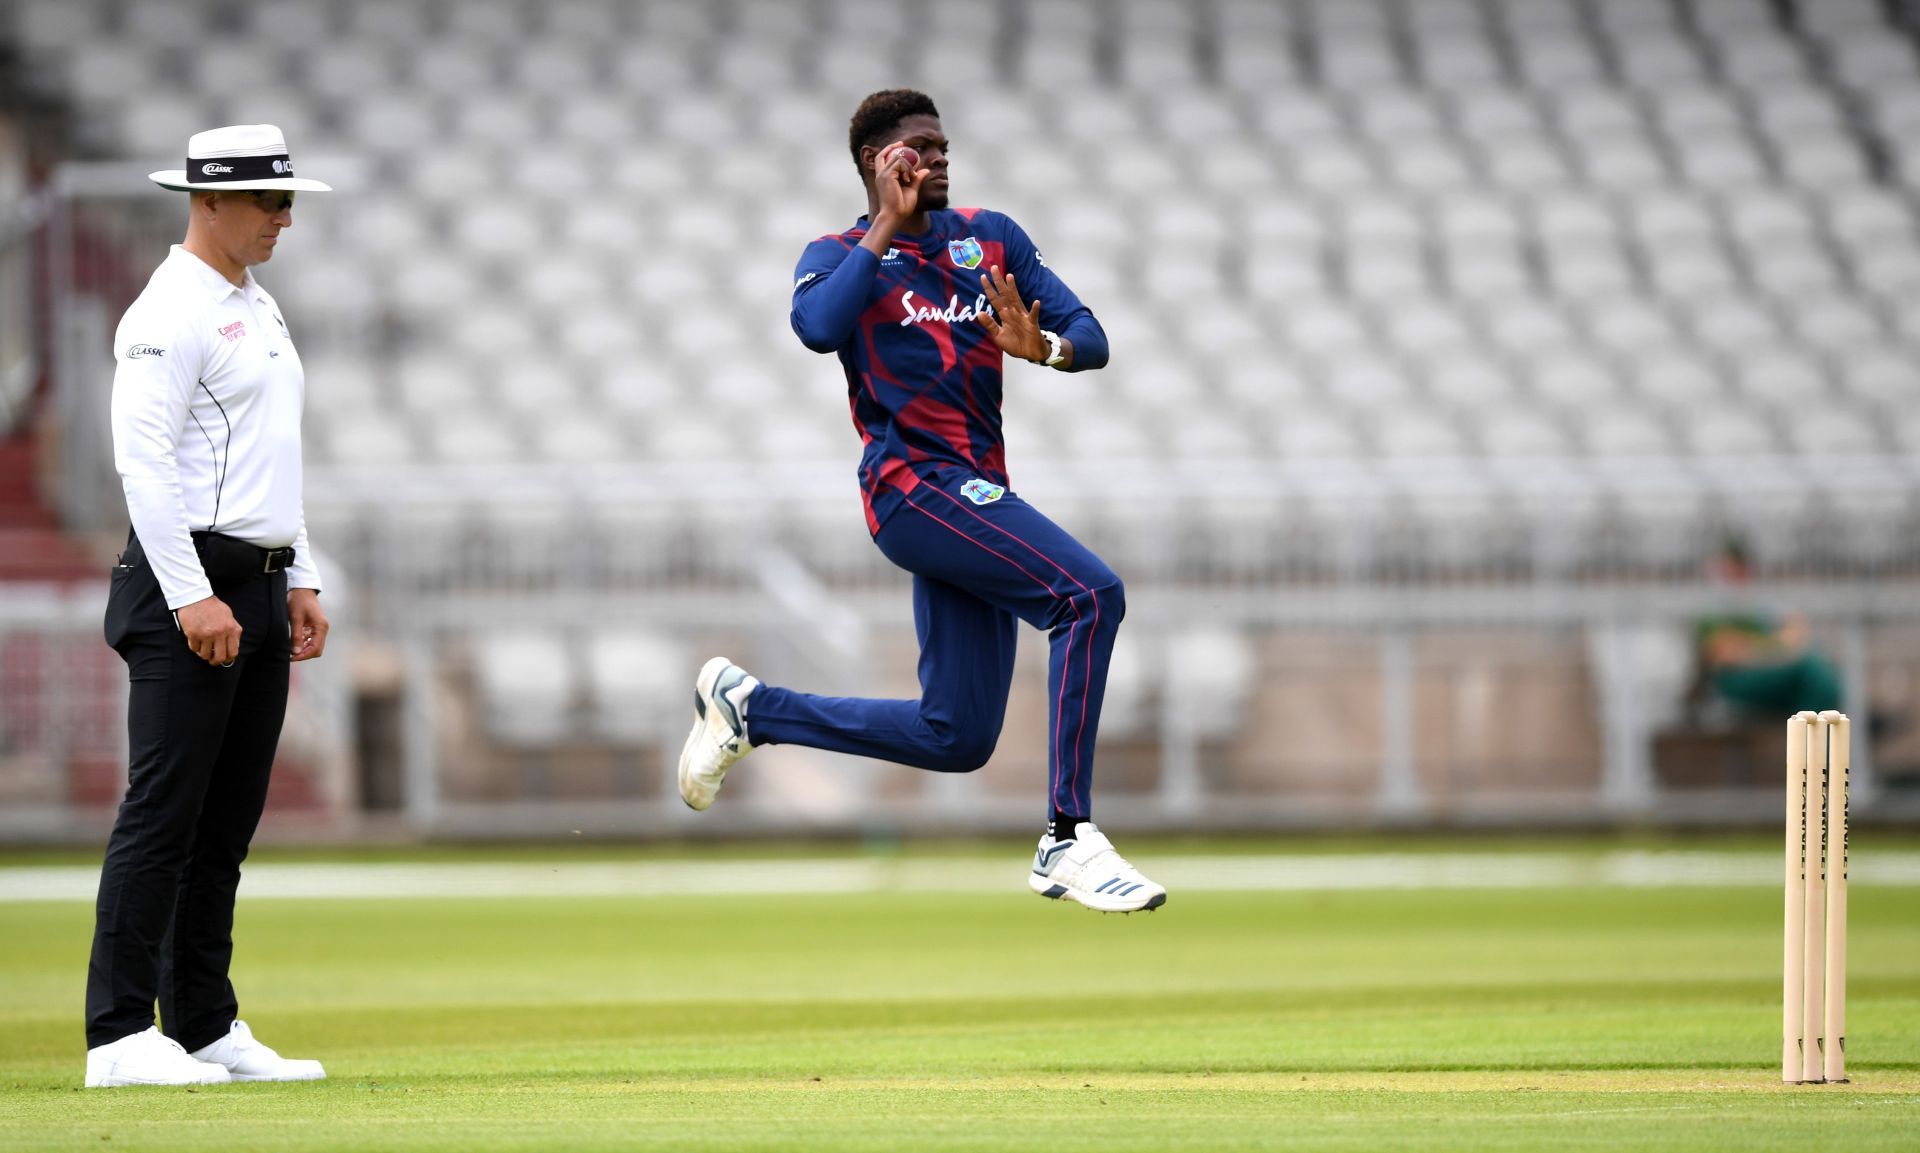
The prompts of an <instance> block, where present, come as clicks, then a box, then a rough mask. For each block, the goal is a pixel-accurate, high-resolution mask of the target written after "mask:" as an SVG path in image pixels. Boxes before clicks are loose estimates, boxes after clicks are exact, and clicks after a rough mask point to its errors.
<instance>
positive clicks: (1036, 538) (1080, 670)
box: [747, 208, 1126, 835]
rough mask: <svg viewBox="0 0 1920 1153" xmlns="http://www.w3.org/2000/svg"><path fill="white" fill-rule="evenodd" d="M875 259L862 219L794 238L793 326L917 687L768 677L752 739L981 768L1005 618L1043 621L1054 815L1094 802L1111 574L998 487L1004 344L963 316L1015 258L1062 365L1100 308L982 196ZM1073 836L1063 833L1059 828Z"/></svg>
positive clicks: (996, 711)
mask: <svg viewBox="0 0 1920 1153" xmlns="http://www.w3.org/2000/svg"><path fill="white" fill-rule="evenodd" d="M927 216H928V227H927V231H926V232H925V233H921V234H917V235H908V234H899V235H896V236H895V237H894V242H893V247H892V248H890V249H889V250H888V251H887V253H886V255H885V256H884V257H876V256H875V255H874V254H873V253H871V252H868V251H867V250H866V249H863V248H861V247H860V241H861V239H862V238H863V237H865V236H866V234H867V228H866V222H865V220H864V219H863V220H862V221H861V222H860V223H859V224H856V225H855V226H854V227H853V228H850V229H848V230H847V231H846V232H843V233H841V234H839V235H838V236H825V237H822V238H820V239H819V240H816V241H814V242H813V243H812V244H811V245H808V246H807V251H806V255H805V256H803V257H802V258H801V260H800V267H799V268H798V270H797V271H796V274H795V283H794V286H793V328H794V331H795V332H796V333H798V334H799V336H800V339H801V341H802V342H804V343H805V344H806V346H807V347H808V348H811V349H813V350H814V351H815V352H833V353H837V354H838V355H839V357H840V363H841V365H842V366H844V368H845V370H846V376H847V395H848V399H849V401H850V403H851V405H852V409H853V423H854V426H855V428H857V429H858V430H859V433H860V437H861V440H862V441H863V443H864V445H865V448H864V451H863V452H862V454H861V458H860V489H861V494H862V498H863V501H864V503H865V505H866V514H867V529H868V531H869V532H871V533H872V534H873V536H874V543H875V544H876V545H878V546H879V548H880V551H881V552H882V553H884V554H885V555H886V557H887V559H888V560H891V561H892V562H893V563H894V564H896V565H899V566H900V567H901V568H903V569H905V570H906V571H908V572H910V573H912V574H913V615H914V624H915V628H916V630H917V632H918V635H919V639H920V688H921V695H920V698H919V699H918V700H874V699H868V698H856V697H824V696H818V695H816V694H813V693H804V692H799V691H797V690H794V689H788V688H783V687H780V686H777V685H762V686H760V687H759V688H758V689H756V690H754V693H753V696H752V697H751V698H750V700H749V703H748V705H747V733H748V739H749V740H750V741H752V742H753V743H754V744H756V745H758V744H798V745H806V746H808V747H811V748H817V749H830V750H833V751H835V752H842V753H851V754H854V755H857V756H864V757H876V758H879V759H882V760H888V761H895V762H898V763H901V764H907V765H914V766H917V767H920V768H924V769H933V770H936V771H940V772H970V771H972V770H974V769H977V768H979V767H980V766H981V765H983V764H985V763H986V761H987V758H988V757H989V756H990V755H991V754H992V752H993V749H994V745H995V743H996V742H997V741H998V740H999V737H1000V726H1001V722H1002V721H1003V719H1004V717H1005V714H1006V707H1007V693H1008V690H1009V688H1010V687H1011V685H1012V683H1013V653H1014V639H1015V633H1016V631H1017V625H1018V622H1020V621H1023V620H1024V621H1026V622H1027V623H1029V624H1031V625H1033V626H1034V627H1035V628H1038V629H1042V630H1044V631H1045V632H1046V633H1047V635H1048V644H1049V646H1050V649H1051V659H1050V660H1049V662H1048V672H1047V694H1048V698H1049V699H1048V715H1049V717H1050V720H1051V725H1050V732H1049V743H1050V747H1049V749H1048V754H1047V763H1048V769H1049V774H1050V777H1051V787H1050V788H1049V789H1048V799H1049V803H1050V805H1051V810H1050V811H1052V812H1058V813H1061V814H1065V815H1067V816H1070V817H1085V816H1088V815H1090V813H1091V806H1092V795H1091V790H1092V782H1093V745H1094V736H1095V734H1096V732H1097V731H1098V729H1099V726H1100V706H1101V702H1102V700H1103V699H1104V697H1105V695H1106V686H1107V666H1108V662H1109V660H1110V658H1111V656H1112V653H1113V640H1114V634H1115V632H1116V630H1118V628H1119V627H1120V620H1121V618H1122V617H1124V616H1125V615H1126V599H1125V590H1124V589H1123V587H1122V586H1121V583H1120V578H1119V577H1117V576H1115V575H1114V573H1113V570H1112V569H1109V568H1108V567H1107V566H1106V564H1105V563H1103V562H1102V561H1101V560H1100V558H1099V557H1097V556H1095V555H1094V554H1093V553H1092V552H1091V551H1089V550H1088V549H1087V548H1086V547H1085V546H1084V545H1082V544H1080V542H1078V541H1076V540H1074V539H1073V537H1072V536H1071V535H1069V534H1068V533H1067V532H1066V531H1065V530H1064V529H1062V528H1060V526H1058V525H1056V524H1054V523H1053V522H1052V521H1050V520H1048V519H1047V518H1046V517H1045V516H1042V515H1041V514H1040V512H1039V511H1038V510H1036V509H1035V508H1033V506H1031V505H1029V504H1027V503H1026V502H1025V501H1024V500H1022V499H1020V497H1019V496H1018V494H1016V493H1014V492H1012V491H1011V490H1010V487H1009V485H1008V481H1007V465H1006V452H1005V447H1004V443H1003V441H1002V438H1001V434H1000V395H1001V393H1000V365H1001V353H1000V348H999V346H998V345H996V344H994V342H993V337H992V334H990V333H989V332H988V331H987V329H986V327H985V326H983V325H982V324H980V323H979V321H978V320H977V319H976V318H977V317H978V316H979V315H980V313H981V311H982V310H984V309H986V308H987V298H986V295H985V293H984V292H983V291H982V287H981V284H980V277H981V276H982V275H983V274H984V273H985V272H986V271H987V270H988V269H989V268H991V267H994V266H996V265H997V266H999V268H1000V269H1001V271H1002V272H1003V273H1011V274H1012V277H1013V282H1014V289H1015V291H1016V292H1018V293H1019V294H1020V296H1021V299H1022V300H1023V301H1027V302H1031V301H1033V300H1035V299H1037V300H1039V301H1040V318H1039V319H1040V323H1041V325H1042V327H1044V328H1048V329H1051V330H1052V331H1054V332H1057V333H1059V334H1060V335H1061V336H1062V337H1064V338H1065V339H1067V340H1069V341H1071V342H1072V343H1073V365H1072V367H1073V368H1074V369H1089V368H1099V367H1100V366H1101V365H1103V364H1105V363H1106V362H1107V338H1106V334H1105V333H1104V332H1103V331H1101V328H1100V322H1099V321H1097V320H1095V319H1094V317H1093V313H1092V312H1090V311H1088V309H1087V307H1086V306H1085V305H1084V304H1081V303H1080V300H1079V298H1078V297H1076V296H1074V294H1073V292H1072V291H1071V290H1070V289H1068V288H1067V286H1066V285H1065V284H1063V283H1061V281H1060V279H1059V277H1056V276H1055V275H1054V274H1053V273H1052V271H1051V270H1049V269H1048V268H1047V266H1046V263H1045V261H1043V260H1042V259H1041V257H1040V253H1039V252H1038V251H1036V250H1035V249H1034V247H1033V242H1032V241H1031V240H1029V239H1027V235H1026V233H1024V232H1022V231H1021V230H1020V226H1019V225H1017V224H1015V223H1014V222H1013V221H1012V220H1009V219H1008V218H1007V217H1005V216H1002V215H1000V214H999V213H997V212H986V211H983V210H981V209H977V208H959V209H951V210H940V211H936V212H930V213H928V214H927ZM1069 835H1070V834H1069Z"/></svg>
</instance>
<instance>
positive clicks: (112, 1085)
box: [87, 1077, 240, 1089]
mask: <svg viewBox="0 0 1920 1153" xmlns="http://www.w3.org/2000/svg"><path fill="white" fill-rule="evenodd" d="M238 1080H240V1078H238V1077H224V1078H221V1079H220V1080H218V1081H138V1080H133V1079H131V1078H126V1077H107V1078H103V1079H101V1080H98V1081H96V1080H94V1079H93V1078H92V1077H89V1078H87V1088H89V1089H139V1088H142V1087H146V1088H156V1089H157V1088H174V1089H179V1088H183V1087H191V1086H194V1085H226V1084H230V1083H231V1082H234V1081H238Z"/></svg>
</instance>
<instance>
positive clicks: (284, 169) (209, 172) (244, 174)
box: [187, 152, 293, 184]
mask: <svg viewBox="0 0 1920 1153" xmlns="http://www.w3.org/2000/svg"><path fill="white" fill-rule="evenodd" d="M292 175H293V161H292V160H291V159H289V158H288V157H287V154H286V153H284V152H283V153H281V154H280V155H278V156H222V157H220V158H218V159H214V160H195V159H194V158H193V157H191V156H189V157H187V183H188V184H230V183H232V182H234V181H236V180H272V179H273V178H274V177H276V176H292Z"/></svg>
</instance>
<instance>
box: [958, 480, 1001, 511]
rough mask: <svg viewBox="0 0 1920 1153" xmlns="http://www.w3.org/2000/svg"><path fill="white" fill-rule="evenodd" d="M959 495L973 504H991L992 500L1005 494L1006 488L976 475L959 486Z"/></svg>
mask: <svg viewBox="0 0 1920 1153" xmlns="http://www.w3.org/2000/svg"><path fill="white" fill-rule="evenodd" d="M960 495H961V496H964V497H966V498H967V499H968V500H970V501H972V502H973V503H975V504H992V503H993V502H994V501H996V500H999V499H1000V498H1001V497H1003V496H1005V495H1007V490H1006V489H1005V488H1003V487H1001V486H1000V485H997V484H993V483H991V482H988V481H984V480H981V479H980V478H979V477H977V476H976V477H974V478H973V479H972V480H970V481H968V482H967V483H965V484H963V485H961V486H960Z"/></svg>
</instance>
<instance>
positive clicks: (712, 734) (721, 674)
mask: <svg viewBox="0 0 1920 1153" xmlns="http://www.w3.org/2000/svg"><path fill="white" fill-rule="evenodd" d="M759 687H760V682H759V681H757V680H755V679H754V678H753V677H751V676H748V675H747V670H745V669H743V668H741V667H740V666H739V665H736V664H734V663H733V662H732V661H730V660H728V659H727V658H725V657H715V658H713V659H712V660H710V661H708V662H707V663H706V664H705V665H704V666H702V667H701V669H700V675H699V676H697V677H695V678H694V681H693V711H694V713H695V718H694V722H693V731H692V732H691V733H688V734H687V743H686V744H685V745H684V746H683V747H682V748H681V749H680V799H681V800H683V801H685V802H686V803H687V807H688V808H690V809H704V808H706V807H707V806H709V805H711V804H713V799H714V798H715V797H717V796H719V795H720V783H721V782H722V781H724V780H725V779H726V776H727V770H728V769H730V768H732V767H733V762H735V761H737V760H739V759H740V758H741V757H744V756H746V755H747V754H748V753H750V752H752V751H753V746H752V745H750V744H748V743H747V697H748V696H749V695H750V694H752V692H753V690H755V689H757V688H759Z"/></svg>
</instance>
